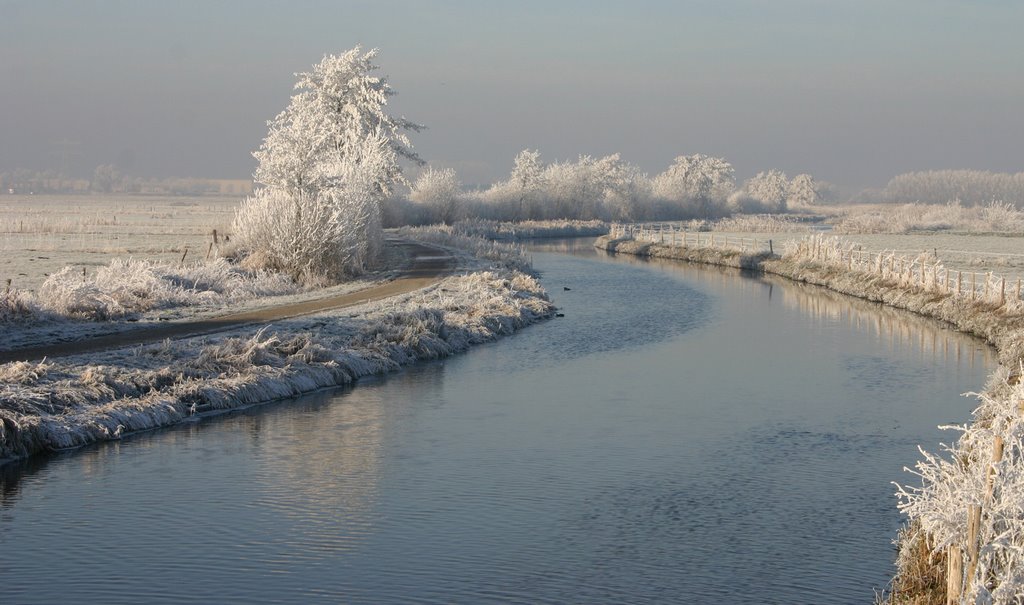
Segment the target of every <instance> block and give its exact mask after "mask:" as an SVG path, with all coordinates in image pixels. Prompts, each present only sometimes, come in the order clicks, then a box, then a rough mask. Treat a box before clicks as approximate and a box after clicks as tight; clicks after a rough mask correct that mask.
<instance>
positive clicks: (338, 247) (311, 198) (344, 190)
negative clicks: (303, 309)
mask: <svg viewBox="0 0 1024 605" xmlns="http://www.w3.org/2000/svg"><path fill="white" fill-rule="evenodd" d="M357 152H358V153H357V155H358V157H359V161H352V159H351V158H349V159H346V160H338V161H337V163H335V164H333V165H330V164H328V165H324V166H323V169H324V172H325V173H327V174H329V176H324V175H317V178H319V179H321V180H322V183H323V186H322V187H320V188H319V189H317V190H315V191H308V192H307V191H287V190H285V189H281V188H278V187H261V188H259V189H257V190H256V191H255V192H254V193H253V194H252V195H251V196H249V198H247V199H246V200H245V201H244V202H243V203H242V205H241V207H240V208H239V210H238V212H236V214H235V219H234V223H233V226H232V231H233V233H234V235H235V239H236V241H238V242H239V244H240V245H241V246H242V247H243V248H244V249H245V250H247V251H248V253H249V258H248V259H247V260H248V262H249V263H250V264H252V265H254V266H258V267H265V268H270V269H274V270H277V271H281V272H284V273H288V274H289V275H291V276H292V277H293V278H295V279H296V280H297V281H300V282H303V283H322V282H329V281H334V280H337V279H340V278H341V277H343V276H345V275H351V274H356V273H359V272H360V271H362V270H363V269H364V268H365V267H366V265H367V264H368V262H369V261H370V259H371V258H372V257H374V256H375V255H376V254H378V253H379V249H380V247H381V244H382V240H381V237H382V236H381V234H382V229H381V217H380V190H379V179H380V173H381V170H382V169H383V168H385V167H386V166H387V165H389V164H390V163H392V162H394V161H395V158H394V150H393V149H392V147H391V146H390V144H389V141H388V140H387V138H386V137H385V136H383V135H382V134H380V133H375V134H373V135H371V136H369V137H367V138H366V139H365V140H364V141H363V143H362V145H360V147H359V148H357Z"/></svg>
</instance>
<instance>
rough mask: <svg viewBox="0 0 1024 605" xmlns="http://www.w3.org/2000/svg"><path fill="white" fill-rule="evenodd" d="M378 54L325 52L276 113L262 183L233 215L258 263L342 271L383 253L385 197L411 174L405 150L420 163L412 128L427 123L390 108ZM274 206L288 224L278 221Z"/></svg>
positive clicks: (323, 274) (306, 272) (263, 149)
mask: <svg viewBox="0 0 1024 605" xmlns="http://www.w3.org/2000/svg"><path fill="white" fill-rule="evenodd" d="M376 55H377V50H376V49H374V50H370V51H368V52H365V53H364V52H363V51H362V49H361V48H360V47H358V46H357V47H355V48H353V49H351V50H349V51H346V52H344V53H342V54H340V55H327V56H325V57H324V58H323V60H322V61H321V62H320V63H318V64H317V65H314V66H313V69H312V71H309V72H304V73H299V74H296V75H297V77H298V81H297V82H296V84H295V88H296V89H297V90H299V91H300V92H299V93H298V94H296V95H294V96H293V97H292V98H291V101H290V102H289V104H288V107H286V108H285V110H284V111H282V112H281V113H280V114H278V115H277V117H275V118H274V119H273V120H271V121H270V122H268V127H269V130H268V133H267V136H266V138H265V139H264V140H263V144H262V145H261V146H260V148H259V149H258V150H257V151H255V152H254V153H253V156H254V157H255V158H256V159H257V160H258V161H259V165H258V167H257V169H256V172H255V174H254V175H253V178H254V179H255V180H256V182H257V183H258V184H259V185H262V189H261V190H260V191H258V192H257V193H256V194H254V196H252V197H251V198H250V199H249V200H247V201H246V203H245V204H243V207H242V208H241V209H240V211H239V213H238V214H237V215H236V217H235V231H236V233H237V235H238V239H239V240H240V243H241V245H242V246H243V247H244V248H246V249H247V250H248V251H249V252H250V253H251V255H252V257H253V258H255V259H259V262H262V263H263V264H266V265H268V266H272V267H274V268H277V269H280V270H285V271H288V272H291V273H292V274H294V275H296V277H299V278H301V279H306V280H311V279H315V278H328V279H336V278H338V277H341V276H342V275H344V274H350V273H357V272H359V271H361V270H362V269H364V268H365V266H366V265H367V264H368V263H372V262H373V259H374V258H375V257H377V256H378V254H379V249H380V246H381V242H382V228H381V217H380V214H381V210H380V204H381V201H382V199H383V197H384V196H385V195H387V194H388V193H390V191H391V188H392V187H393V185H394V184H395V183H397V182H404V180H403V178H402V174H401V167H400V165H399V158H406V159H408V160H411V161H413V162H416V163H422V160H421V159H420V158H419V156H418V155H416V153H415V152H414V151H413V150H412V144H411V142H410V141H409V138H408V136H407V134H406V132H407V131H418V130H420V129H421V128H422V127H421V126H419V125H418V124H415V123H413V122H410V121H408V120H406V119H405V118H400V117H397V118H396V117H394V116H391V115H390V114H388V113H387V111H386V107H387V103H388V98H389V97H391V96H392V95H394V94H395V91H394V90H393V89H392V88H391V86H390V84H389V83H388V81H387V78H386V77H383V76H377V75H374V72H375V71H376V70H377V69H378V68H377V66H376V65H374V64H373V59H374V57H376ZM274 213H278V216H280V217H281V219H280V222H281V224H280V225H278V226H276V227H271V226H270V225H269V224H268V223H267V222H266V221H267V220H270V219H272V218H273V215H274ZM285 217H287V218H285ZM264 230H269V231H270V232H273V233H274V234H275V236H274V238H273V241H271V239H270V236H268V235H267V234H266V233H263V231H264ZM317 239H322V240H323V241H314V240H317Z"/></svg>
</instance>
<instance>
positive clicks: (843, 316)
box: [556, 242, 997, 387]
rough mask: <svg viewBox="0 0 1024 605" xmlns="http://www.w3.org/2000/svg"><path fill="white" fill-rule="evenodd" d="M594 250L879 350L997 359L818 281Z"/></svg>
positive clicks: (953, 360) (937, 324)
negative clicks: (770, 306)
mask: <svg viewBox="0 0 1024 605" xmlns="http://www.w3.org/2000/svg"><path fill="white" fill-rule="evenodd" d="M580 245H581V243H580V242H576V243H565V244H559V245H557V246H556V247H557V248H565V249H566V250H567V251H571V250H577V252H578V251H579V250H580V248H579V246H580ZM599 254H603V255H608V256H613V257H614V259H615V261H616V262H619V263H625V264H628V265H642V266H649V267H655V268H657V269H659V270H661V271H665V272H667V273H673V274H677V275H680V276H682V277H684V278H685V279H686V280H687V281H689V282H692V283H698V284H705V285H708V286H711V287H713V288H714V289H716V290H718V291H728V292H730V293H738V294H739V295H741V296H745V297H759V298H762V299H764V300H766V301H767V302H768V303H775V304H782V305H784V306H785V307H787V308H790V309H794V310H796V311H798V312H799V313H800V315H801V316H803V317H806V318H807V319H808V320H810V321H811V322H814V323H817V324H824V325H833V326H838V327H842V328H847V329H850V330H854V331H857V332H860V333H863V334H867V335H869V336H871V337H872V338H874V339H875V340H876V341H877V343H878V345H879V346H881V347H884V350H885V351H888V352H892V353H897V354H899V355H910V356H912V357H915V358H916V359H918V360H925V361H929V362H933V363H943V364H947V363H948V364H955V365H956V366H957V367H959V366H960V365H961V364H965V366H966V367H968V368H975V367H988V366H991V365H993V364H995V362H996V359H997V356H996V353H995V350H994V349H993V348H992V347H990V346H987V345H986V344H984V343H983V342H981V341H980V340H977V339H973V338H964V335H963V334H962V333H960V332H957V331H956V330H955V329H954V328H953V327H952V326H950V325H949V324H946V323H944V322H941V321H938V320H935V319H930V318H926V317H922V316H920V315H917V314H915V313H911V312H909V311H905V310H902V309H895V308H893V307H889V306H886V305H884V304H882V303H877V302H872V301H868V300H864V299H860V298H856V297H852V296H847V295H844V294H841V293H838V292H835V291H833V290H830V289H828V288H824V287H821V286H816V285H813V284H806V283H800V282H795V281H793V280H790V279H787V278H785V277H781V276H778V275H771V274H763V273H760V272H751V271H746V270H741V269H736V268H733V267H720V266H714V265H698V264H694V263H686V262H679V261H672V260H665V259H658V258H654V259H645V258H639V257H635V256H630V255H609V254H608V253H605V252H599ZM737 278H743V279H737ZM730 295H733V296H734V295H736V294H730ZM980 386H981V385H979V387H980Z"/></svg>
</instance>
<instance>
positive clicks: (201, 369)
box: [0, 234, 555, 464]
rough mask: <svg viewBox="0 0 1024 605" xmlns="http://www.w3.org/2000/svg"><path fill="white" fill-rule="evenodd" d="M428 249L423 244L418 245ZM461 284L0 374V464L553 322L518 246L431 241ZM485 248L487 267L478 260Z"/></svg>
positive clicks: (9, 367) (13, 367)
mask: <svg viewBox="0 0 1024 605" xmlns="http://www.w3.org/2000/svg"><path fill="white" fill-rule="evenodd" d="M416 239H420V240H421V241H422V240H425V239H427V238H426V237H420V238H416ZM431 243H432V245H445V246H446V247H447V248H448V249H453V248H454V250H453V251H454V252H455V253H457V254H459V255H460V258H461V260H460V263H459V265H460V271H461V274H457V275H452V276H450V277H447V278H445V279H443V280H442V281H440V282H439V283H438V284H436V285H433V286H430V287H427V288H424V289H422V290H418V291H416V292H413V293H410V294H406V295H402V296H398V297H394V298H389V299H385V300H382V301H379V302H373V303H368V304H365V305H361V306H358V307H347V308H343V309H336V310H333V311H328V312H325V313H320V314H316V315H311V316H304V317H300V318H293V319H288V320H283V321H279V322H277V323H275V324H271V325H267V326H264V327H258V326H250V327H247V328H239V329H236V330H231V331H228V332H224V333H219V334H216V335H210V336H196V337H192V338H186V339H182V340H175V341H171V340H166V341H163V342H160V343H154V344H148V345H142V346H135V347H130V348H122V349H117V350H111V351H105V352H103V353H99V354H89V355H80V356H71V357H67V358H60V359H56V360H43V361H40V362H24V361H22V362H12V363H7V364H3V365H0V464H3V463H5V462H9V461H11V460H14V459H19V458H24V457H27V456H30V455H33V454H36V453H40V452H45V451H60V450H65V449H73V448H78V447H81V446H84V445H88V444H91V443H95V442H99V441H105V440H112V439H119V438H121V437H123V436H126V435H129V434H131V433H133V432H139V431H146V430H151V429H155V428H161V427H167V426H171V425H174V424H178V423H181V422H187V421H190V420H195V419H198V418H202V417H204V416H206V415H211V414H218V413H223V412H226V411H230V410H234V409H240V408H244V407H248V406H252V405H256V404H261V403H268V402H271V401H277V400H282V399H287V398H290V397H295V396H298V395H301V394H304V393H309V392H312V391H316V390H319V389H323V388H330V387H336V386H343V385H348V384H352V383H353V382H355V381H356V380H358V379H359V378H361V377H364V376H370V375H378V374H384V373H387V372H391V371H394V370H397V369H399V368H401V367H403V366H406V365H409V364H411V363H415V362H417V361H421V360H429V359H440V358H444V357H448V356H450V355H454V354H456V353H460V352H463V351H465V350H467V349H468V348H470V347H471V346H473V345H477V344H481V343H485V342H490V341H493V340H495V339H497V338H500V337H502V336H505V335H508V334H512V333H513V332H515V331H517V330H519V329H521V328H523V327H525V326H527V325H530V324H532V323H535V322H538V321H541V320H544V319H548V318H551V317H554V315H555V306H554V305H553V304H552V303H551V302H550V300H549V298H548V296H547V293H546V292H545V291H544V289H543V287H542V286H541V285H540V283H539V282H538V281H537V280H536V279H535V278H534V277H533V276H532V275H530V274H528V272H527V271H528V267H529V263H528V261H527V260H526V258H525V256H524V255H523V253H522V250H521V249H520V248H518V247H514V246H510V245H500V244H493V243H490V242H486V243H478V244H477V246H476V247H475V248H470V252H466V249H465V247H463V248H462V249H461V250H460V246H459V245H460V244H462V245H463V246H465V244H466V241H465V240H464V239H462V238H459V239H451V238H448V239H446V238H445V237H444V236H443V234H442V235H441V236H434V237H432V238H431ZM480 250H487V251H488V253H489V254H487V255H485V256H486V258H482V257H480V256H474V253H475V252H479V251H480Z"/></svg>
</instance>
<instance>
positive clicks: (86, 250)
mask: <svg viewBox="0 0 1024 605" xmlns="http://www.w3.org/2000/svg"><path fill="white" fill-rule="evenodd" d="M241 199H242V196H238V197H237V198H233V197H198V198H192V197H182V196H128V195H120V194H111V195H88V196H84V195H78V196H58V195H33V196H27V195H24V196H23V195H10V196H8V195H2V196H0V284H4V283H6V280H8V279H9V280H11V286H12V287H13V288H18V289H21V290H38V288H39V286H40V285H41V284H42V283H43V281H45V280H46V278H47V277H48V276H49V275H52V274H53V273H56V272H58V271H60V270H61V269H62V268H63V267H65V266H73V267H75V268H77V269H78V270H79V271H81V269H82V268H85V269H86V270H87V271H93V270H94V269H95V268H96V267H101V266H104V265H106V264H108V263H110V261H111V260H113V259H114V258H119V257H120V258H125V257H132V258H135V259H139V260H149V261H154V262H167V263H171V262H180V260H181V257H182V255H183V254H184V255H185V257H186V258H185V261H186V262H188V263H191V262H194V261H196V260H200V259H205V258H206V257H207V253H208V252H209V251H210V244H211V243H212V242H213V237H212V234H213V230H214V229H216V230H217V232H218V234H219V242H220V244H221V245H223V244H224V236H225V235H227V236H230V231H229V229H230V226H231V220H232V216H233V214H234V211H235V208H236V207H237V206H238V204H239V202H240V201H241ZM186 250H187V252H186ZM210 256H211V257H212V256H213V255H212V254H211V255H210Z"/></svg>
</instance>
